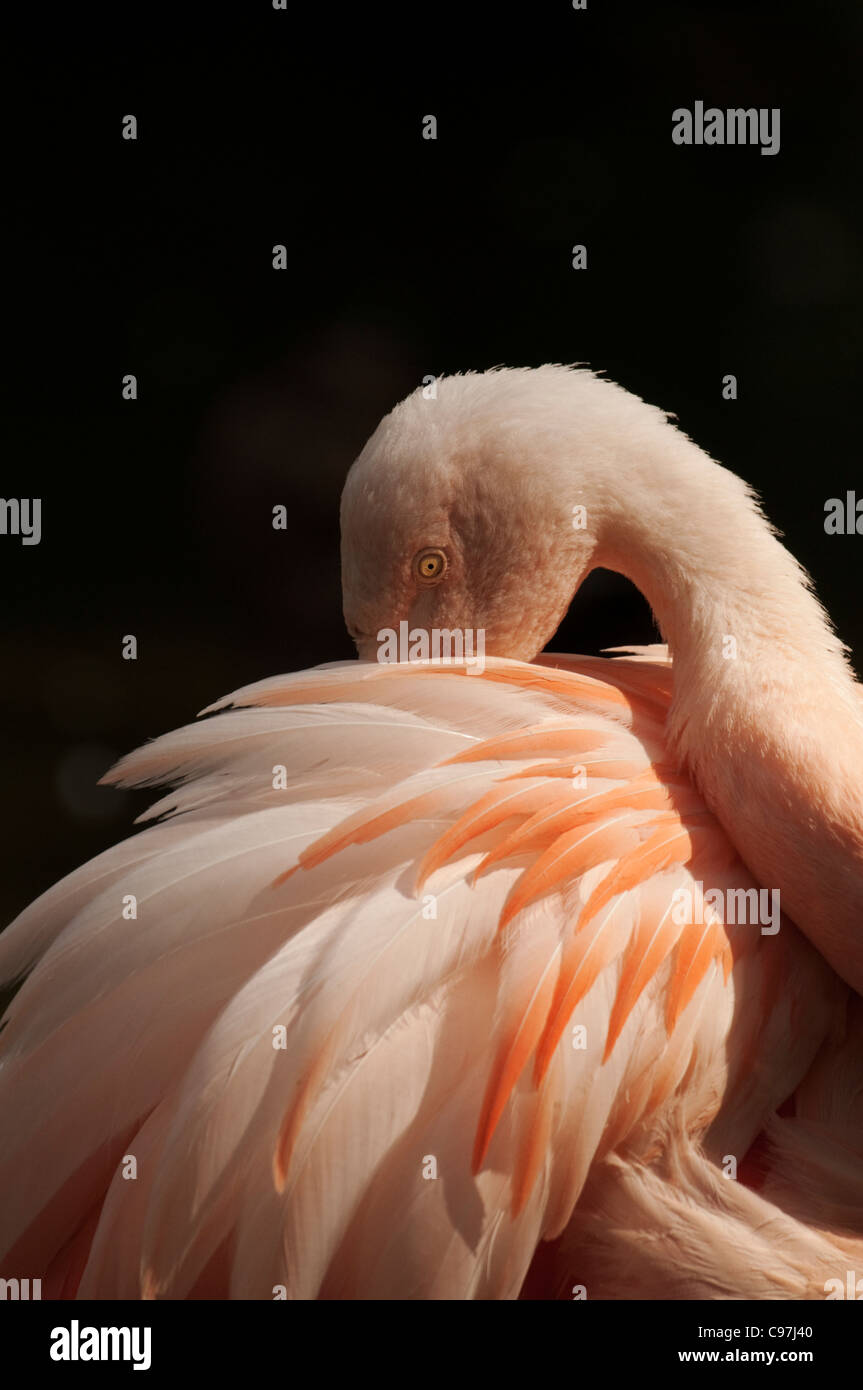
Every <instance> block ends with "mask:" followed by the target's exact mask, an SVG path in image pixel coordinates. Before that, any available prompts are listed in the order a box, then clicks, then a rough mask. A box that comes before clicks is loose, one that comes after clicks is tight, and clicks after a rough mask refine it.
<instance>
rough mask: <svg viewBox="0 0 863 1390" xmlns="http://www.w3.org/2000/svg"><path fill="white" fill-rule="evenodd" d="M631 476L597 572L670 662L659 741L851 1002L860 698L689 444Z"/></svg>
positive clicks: (720, 482)
mask: <svg viewBox="0 0 863 1390" xmlns="http://www.w3.org/2000/svg"><path fill="white" fill-rule="evenodd" d="M679 438H680V441H681V444H682V445H684V446H686V447H685V448H684V449H681V450H680V451H678V453H677V455H676V456H673V457H672V458H671V460H670V466H668V468H667V470H666V472H665V473H663V469H662V465H661V464H660V463H659V462H658V461H657V460H656V459H654V460H652V461H648V462H647V463H646V464H645V468H644V472H643V475H642V479H641V484H640V487H639V482H638V474H637V470H634V471H630V473H629V477H628V482H629V490H628V494H627V505H626V506H625V507H621V506H617V507H613V508H611V507H608V506H606V510H605V513H604V516H605V521H606V526H605V537H606V540H605V544H603V543H602V537H600V542H599V544H598V546H597V554H596V563H597V564H599V565H602V566H604V567H606V568H609V569H613V570H616V571H618V572H619V573H620V574H623V575H625V576H626V577H627V578H628V579H630V580H631V581H632V582H633V583H634V584H635V585H636V587H637V588H639V589H640V590H641V592H642V593H643V594H644V596H645V597H646V598H647V600H648V602H649V603H650V604H651V606H652V608H653V611H654V613H655V615H656V619H657V622H658V624H659V627H660V630H661V631H662V633H663V636H664V638H665V639H666V641H667V642H668V644H669V647H670V649H671V652H672V656H673V659H674V697H673V701H672V705H671V709H670V712H669V717H668V738H669V744H670V746H671V747H672V749H673V750H674V751H675V752H676V754H677V755H678V757H679V758H680V760H681V762H682V763H683V764H684V765H685V766H687V767H688V769H689V771H690V773H691V775H692V776H693V778H694V780H695V781H696V783H697V784H698V786H699V788H700V790H701V792H702V794H703V795H704V797H705V800H706V801H707V804H708V805H709V806H710V807H711V809H712V810H713V812H714V814H715V815H716V816H717V818H718V819H719V821H720V822H721V823H722V824H723V825H724V827H725V829H726V830H727V831H728V833H729V835H730V836H731V838H732V839H733V840H734V842H735V844H736V845H737V846H738V849H739V851H740V853H741V855H742V857H743V858H744V860H745V862H746V863H747V865H748V867H749V868H750V870H751V871H752V873H753V874H754V875H755V877H756V878H757V879H758V880H759V881H760V883H761V884H762V886H765V887H769V888H778V889H779V890H780V893H781V897H782V905H783V908H784V910H785V911H786V912H787V913H788V915H789V916H790V917H791V918H792V920H793V921H795V922H796V924H797V925H798V926H800V927H801V928H802V929H803V931H804V932H806V934H807V935H808V936H809V937H810V939H811V940H812V941H813V943H814V944H815V945H816V946H817V948H818V949H819V950H820V951H821V953H822V954H823V955H825V956H826V957H827V959H828V960H830V962H831V964H832V965H833V967H834V969H836V970H837V972H838V973H839V974H841V975H842V976H843V978H844V979H846V980H847V981H848V982H849V983H851V984H852V985H854V987H855V988H857V989H858V990H859V991H861V992H863V925H861V924H863V791H861V786H863V698H861V692H860V687H859V686H858V685H856V684H855V681H854V677H853V674H852V672H851V669H850V667H849V665H848V663H847V661H846V658H845V655H844V651H843V648H842V645H841V643H840V642H839V640H838V638H837V637H836V635H835V634H834V633H833V631H832V629H831V627H830V625H829V623H828V621H827V618H826V616H825V614H824V611H823V609H822V608H821V606H820V604H819V603H818V601H817V599H816V598H815V596H814V595H813V593H812V592H811V589H810V588H809V586H808V580H807V577H806V575H805V573H804V572H803V571H802V569H801V568H800V566H799V565H798V564H797V562H796V560H794V558H793V557H792V556H791V555H790V554H789V552H788V551H787V550H786V549H785V548H784V546H782V545H781V543H780V542H779V540H778V539H777V538H776V535H775V534H774V533H773V531H772V529H771V527H770V526H769V524H768V523H767V522H766V521H765V519H764V517H763V516H762V514H761V512H760V510H759V508H758V506H757V504H756V502H755V500H754V498H753V497H752V495H751V493H750V492H749V490H748V489H747V488H746V486H745V485H744V484H743V483H742V482H741V481H740V479H738V478H737V477H735V475H733V474H731V473H728V472H727V471H726V470H725V469H722V468H720V467H719V465H718V464H715V463H713V462H712V461H711V460H710V459H708V458H707V457H706V455H704V454H702V453H701V451H700V450H698V449H697V448H696V446H694V445H692V444H691V443H690V441H688V440H685V439H684V438H683V437H682V436H680V437H679Z"/></svg>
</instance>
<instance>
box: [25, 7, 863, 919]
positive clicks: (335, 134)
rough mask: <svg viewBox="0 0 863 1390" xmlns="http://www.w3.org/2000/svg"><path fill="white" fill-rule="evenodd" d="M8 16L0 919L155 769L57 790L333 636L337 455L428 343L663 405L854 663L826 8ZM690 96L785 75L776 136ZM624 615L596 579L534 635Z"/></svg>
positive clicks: (441, 352) (852, 328)
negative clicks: (700, 113)
mask: <svg viewBox="0 0 863 1390" xmlns="http://www.w3.org/2000/svg"><path fill="white" fill-rule="evenodd" d="M32 19H33V25H32V30H31V32H24V31H21V32H16V34H15V35H14V38H13V42H12V49H11V59H10V61H9V68H8V70H7V77H6V81H5V86H6V90H7V93H9V94H11V102H10V106H9V110H8V114H7V116H6V119H5V132H6V154H5V168H4V185H5V190H6V193H7V199H8V203H9V212H8V221H9V222H10V224H11V232H12V239H11V243H10V248H9V250H8V251H7V254H6V259H5V272H6V274H5V291H6V299H7V305H8V308H9V313H8V319H7V328H6V337H7V346H8V347H9V348H10V349H11V354H10V355H11V357H12V365H11V369H9V370H7V386H8V387H9V393H8V400H7V404H6V407H5V422H6V424H7V426H8V428H9V434H10V439H9V442H8V443H7V446H6V449H5V451H4V460H5V461H4V464H3V469H2V486H0V495H2V496H4V497H21V496H26V497H33V496H40V497H41V498H42V508H43V520H42V526H43V534H42V542H41V544H40V545H39V546H33V547H25V546H22V545H21V543H20V541H19V540H18V539H16V538H15V537H10V536H0V594H2V615H3V633H2V655H0V660H2V674H3V678H2V684H0V702H2V709H0V739H2V747H0V758H2V762H0V766H2V770H3V798H2V804H3V807H4V812H3V843H4V845H5V847H6V851H7V858H6V863H5V865H4V872H3V875H2V878H0V923H2V922H5V921H6V920H8V918H9V917H10V916H11V915H13V914H14V912H15V911H17V910H18V909H19V908H20V907H22V906H23V905H24V904H25V903H26V902H27V901H28V899H29V898H31V897H32V896H33V895H35V894H36V893H37V892H39V891H41V890H42V889H44V888H46V887H47V886H48V885H49V884H50V883H51V882H52V881H53V880H54V879H55V878H57V877H58V876H59V875H60V874H62V873H64V872H66V871H68V870H69V869H71V868H73V867H75V865H76V864H78V863H80V862H81V861H82V860H83V859H85V858H87V857H88V856H89V855H91V854H93V853H96V852H98V851H99V850H101V849H103V848H105V847H106V846H107V845H108V844H110V843H111V842H112V841H114V840H116V839H117V838H118V837H120V836H122V835H124V834H126V833H127V832H128V830H129V828H130V824H131V819H132V816H133V815H134V814H136V813H137V812H138V811H140V810H141V809H142V808H143V806H144V805H146V804H147V802H148V800H151V799H152V797H151V796H148V795H147V794H144V793H141V794H140V795H138V794H135V795H134V796H129V795H121V794H118V793H116V792H112V791H108V790H105V789H95V788H94V786H93V783H94V782H95V779H96V777H98V776H99V775H100V773H101V772H102V771H104V770H105V768H106V767H107V766H108V764H109V763H110V762H111V761H112V760H113V758H114V757H115V756H118V755H119V754H121V753H122V752H125V751H127V750H128V749H130V748H131V747H133V746H135V745H136V744H138V743H140V742H141V741H143V740H144V739H146V738H148V737H152V736H154V735H156V734H158V733H160V732H163V731H165V730H167V729H169V728H172V727H175V726H176V725H178V724H181V723H185V722H187V721H188V720H189V719H190V718H191V717H192V716H193V715H194V714H195V712H196V711H197V710H198V709H200V708H201V707H202V706H203V705H205V704H207V703H209V702H210V701H211V700H213V699H214V698H216V697H217V696H219V695H222V694H224V693H226V692H228V691H229V690H232V689H234V688H236V687H238V686H240V685H242V684H245V683H246V682H248V681H252V680H255V679H258V678H260V677H263V676H265V675H268V674H272V673H275V672H276V671H279V670H287V669H294V668H299V667H303V666H306V665H311V664H314V663H316V662H321V661H330V660H336V659H339V658H343V657H348V656H350V655H352V654H353V648H352V645H351V643H350V641H349V639H348V638H347V635H346V633H345V631H344V628H343V625H342V619H341V611H340V594H339V573H338V498H339V493H340V489H341V485H342V482H343V479H344V475H345V472H346V470H347V468H348V466H349V464H350V462H351V460H352V459H353V457H354V456H355V455H356V453H357V452H358V450H359V449H360V447H361V446H362V444H363V442H364V440H365V438H366V436H367V435H368V434H369V432H370V431H371V430H372V429H373V427H374V425H375V424H376V422H377V420H378V419H379V417H380V416H381V415H382V414H383V413H385V412H386V411H387V410H388V409H389V408H390V407H391V406H392V405H393V404H394V403H395V401H396V400H398V399H399V398H401V397H402V396H403V395H405V394H406V393H407V392H408V391H410V390H411V389H413V387H414V386H415V385H416V384H417V382H418V381H419V380H420V379H421V377H422V376H423V375H425V374H426V373H429V372H432V373H438V374H439V373H441V372H446V371H455V370H461V369H466V368H484V367H488V366H491V365H493V364H496V363H505V364H507V365H537V364H540V363H542V362H545V361H564V362H574V361H581V362H586V363H589V364H590V365H591V366H593V367H595V368H603V369H605V370H606V371H607V372H608V374H609V375H610V376H611V377H613V378H614V379H616V380H618V381H620V382H621V383H622V384H623V385H624V386H626V387H628V388H629V389H630V390H633V391H635V392H636V393H638V394H639V395H642V396H644V397H645V398H646V399H647V400H649V401H651V402H653V403H654V404H657V405H661V406H663V407H664V408H666V409H668V410H671V411H674V412H676V413H677V415H678V417H679V422H680V425H681V426H682V428H683V429H685V430H686V431H687V433H689V434H691V435H692V437H693V438H694V439H695V440H696V441H697V442H698V443H699V444H700V445H701V446H702V447H703V448H705V449H706V450H708V451H709V452H710V453H712V454H713V456H714V457H716V458H718V459H720V461H722V462H723V463H725V464H726V465H727V466H728V467H730V468H732V469H733V470H734V471H736V472H738V473H740V474H741V475H742V476H744V477H745V478H746V479H747V480H748V481H749V482H751V483H752V484H753V485H754V486H755V487H756V489H757V490H758V491H759V492H760V493H761V495H762V497H763V500H764V504H765V508H766V510H767V513H768V515H769V516H770V518H771V519H772V520H773V521H774V523H775V524H776V525H778V526H779V528H780V529H781V530H782V531H783V532H784V533H785V535H786V537H787V541H788V544H789V545H790V547H791V549H792V550H793V551H794V553H795V554H796V555H797V556H798V558H799V559H800V560H801V561H802V562H803V564H804V565H805V566H806V567H807V568H808V569H809V570H810V572H811V573H812V575H813V576H814V579H815V581H816V585H817V588H818V592H819V594H820V596H821V598H822V600H823V601H824V603H825V605H826V606H827V608H828V609H829V611H830V613H831V615H832V617H833V619H834V621H835V623H836V626H837V629H838V631H839V633H840V635H841V637H842V638H843V639H844V641H846V642H847V643H848V644H849V645H851V646H852V647H854V648H855V649H856V652H857V669H858V672H860V671H861V669H863V668H861V662H860V653H861V651H863V616H861V604H860V573H861V555H863V541H861V540H860V538H858V537H851V536H827V535H826V534H825V532H824V504H825V501H826V499H827V498H829V497H835V496H839V497H843V496H844V494H845V492H846V490H847V489H851V488H854V487H855V486H857V490H858V494H859V493H861V492H863V470H861V468H860V463H859V421H858V416H859V404H858V403H859V385H858V383H859V367H860V347H859V338H858V336H857V334H858V333H859V324H860V309H861V280H863V276H861V261H860V256H859V248H858V246H857V244H856V238H857V236H858V235H859V221H858V217H859V205H858V203H857V197H858V194H857V185H858V184H859V178H860V152H861V144H860V139H859V134H858V126H859V120H860V116H861V104H860V100H859V96H858V86H859V80H860V76H859V75H860V71H861V56H863V55H861V42H860V38H861V10H860V7H859V5H858V4H856V3H849V4H847V5H846V4H841V5H840V4H822V3H819V4H818V5H815V4H811V3H807V4H786V5H782V6H775V7H774V6H764V7H760V8H757V7H753V6H752V5H739V6H729V5H715V6H700V7H697V6H693V5H686V6H670V5H661V4H660V5H652V4H644V5H641V6H627V7H625V8H622V7H620V6H618V5H615V4H602V3H599V0H589V5H588V9H587V10H586V11H584V12H575V11H573V10H572V8H571V5H570V4H569V3H568V2H567V0H560V3H556V4H535V5H531V6H518V7H511V8H508V9H507V8H503V7H500V6H496V5H491V4H473V5H470V4H467V5H463V6H462V7H460V8H455V9H453V10H452V11H449V10H447V9H446V7H445V6H438V5H436V6H434V7H414V6H410V7H408V6H404V7H403V8H402V9H401V10H400V11H393V12H392V14H390V12H388V11H385V10H383V9H380V8H377V7H373V6H370V7H367V6H364V7H347V6H345V7H340V6H327V7H326V8H325V9H321V11H320V12H319V14H318V16H317V18H316V19H315V20H310V19H309V18H308V16H305V15H300V13H299V12H298V11H296V12H295V11H294V10H289V11H287V12H280V11H274V10H273V9H272V6H271V3H270V0H258V2H257V3H247V4H243V5H240V4H237V5H234V6H226V7H224V8H223V9H222V10H220V11H214V10H213V9H211V8H210V7H209V6H187V7H183V6H174V7H173V8H172V9H170V10H165V11H164V13H163V12H162V11H160V10H159V8H158V7H156V6H154V5H147V6H142V5H134V4H133V5H123V6H116V7H114V9H113V10H112V11H111V12H106V13H105V14H104V15H103V16H98V15H97V14H96V12H95V11H93V10H88V12H87V13H86V15H85V14H81V13H77V12H76V13H72V12H71V11H68V10H66V11H60V10H59V9H58V10H57V11H52V10H51V9H50V8H48V9H46V8H43V7H40V8H39V9H38V10H37V11H35V12H34V15H33V17H32ZM697 99H700V100H704V101H705V103H706V104H707V105H716V106H720V107H725V106H735V107H737V106H756V107H777V106H778V107H780V108H781V113H782V116H781V122H782V123H781V150H780V153H779V154H778V155H776V156H775V157H769V156H762V155H760V153H759V151H758V149H757V148H734V147H725V148H723V147H712V148H708V147H703V148H681V147H678V146H675V145H673V144H672V141H671V112H672V110H673V109H674V108H675V107H678V106H688V107H691V106H692V105H693V103H694V101H695V100H697ZM128 113H133V114H135V115H136V116H137V119H138V123H139V124H138V140H137V141H136V142H134V143H132V142H127V141H125V140H123V139H122V138H121V123H122V117H123V116H124V115H126V114H128ZM429 113H433V114H435V115H436V116H437V119H438V139H437V140H436V141H434V142H432V141H426V140H423V139H422V136H421V123H422V118H423V116H424V115H426V114H429ZM578 242H583V243H585V244H586V245H587V248H588V269H587V271H585V272H575V271H573V270H572V269H571V265H570V260H571V247H572V245H573V244H574V243H578ZM276 243H284V244H285V245H286V246H287V248H288V255H289V269H288V270H287V271H285V272H275V271H274V270H273V269H272V266H271V262H272V247H273V246H274V244H276ZM127 372H133V373H135V374H136V375H137V378H138V386H139V399H138V400H137V401H135V402H131V403H127V402H124V401H123V400H122V399H121V379H122V377H123V375H124V374H125V373H127ZM728 372H732V373H734V374H735V375H736V376H737V378H738V383H739V398H738V400H737V401H734V402H727V401H723V399H722V395H721V379H722V376H723V375H724V374H725V373H728ZM277 503H283V504H284V505H285V506H287V508H288V511H289V517H290V524H289V529H288V530H287V531H274V530H273V529H272V525H271V517H272V508H273V506H274V505H276V504H277ZM716 543H717V545H718V546H721V544H722V537H721V536H717V538H716ZM127 633H133V634H135V635H136V637H137V639H138V652H139V655H138V660H137V661H135V662H130V661H124V660H122V658H121V641H122V637H123V636H124V634H127ZM651 637H652V626H651V620H650V614H649V611H648V609H647V606H646V604H645V603H644V602H643V600H642V599H641V598H640V596H639V595H638V594H636V593H635V591H634V590H633V589H632V588H631V587H630V586H629V585H627V584H626V583H625V582H624V581H623V580H620V579H618V578H616V577H613V576H609V575H607V574H603V573H598V574H596V575H594V576H592V577H591V579H590V580H589V581H588V582H587V584H586V585H585V586H584V588H583V589H582V591H581V592H580V594H579V596H578V598H577V599H576V601H575V602H574V604H573V606H572V609H571V611H570V614H569V616H568V618H567V619H566V622H565V624H564V626H563V628H562V629H561V632H560V633H559V634H558V637H557V639H556V640H555V642H554V644H553V645H554V646H555V647H556V648H557V649H559V650H569V651H573V650H574V651H582V652H592V651H598V650H600V649H601V648H602V647H605V646H612V645H616V644H620V643H624V642H627V641H649V640H651Z"/></svg>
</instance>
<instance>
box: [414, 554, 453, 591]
mask: <svg viewBox="0 0 863 1390" xmlns="http://www.w3.org/2000/svg"><path fill="white" fill-rule="evenodd" d="M446 567H447V558H446V555H445V553H444V551H442V550H437V549H436V548H433V549H429V550H421V551H420V552H419V554H418V555H415V556H414V574H415V575H416V577H417V579H418V580H419V581H420V583H421V584H437V583H438V581H439V580H441V579H443V577H444V575H445V574H446Z"/></svg>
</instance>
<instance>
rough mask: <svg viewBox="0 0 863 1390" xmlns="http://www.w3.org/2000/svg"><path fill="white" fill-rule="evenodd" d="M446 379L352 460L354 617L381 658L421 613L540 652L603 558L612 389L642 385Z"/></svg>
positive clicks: (348, 496) (559, 375)
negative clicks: (605, 426) (601, 464)
mask: <svg viewBox="0 0 863 1390" xmlns="http://www.w3.org/2000/svg"><path fill="white" fill-rule="evenodd" d="M434 391H435V394H429V392H428V389H426V390H425V391H424V390H423V389H422V388H420V389H418V390H417V391H414V392H413V394H412V395H410V396H408V397H407V399H406V400H404V401H402V402H401V404H400V405H398V406H396V408H395V409H394V410H393V411H392V412H391V413H390V414H389V415H387V416H386V417H385V418H384V419H383V420H382V421H381V423H380V425H379V426H378V428H377V429H376V430H375V432H374V434H373V435H372V436H371V438H370V439H369V441H368V443H367V444H366V446H365V448H364V449H363V450H362V453H361V454H360V455H359V457H358V458H357V460H356V462H355V463H354V465H353V467H352V468H351V470H350V473H349V474H348V478H347V481H346V483H345V487H344V492H343V494H342V507H341V526H342V589H343V606H344V615H345V621H346V623H347V627H348V631H349V632H350V634H351V636H352V637H353V638H354V641H355V642H356V644H357V648H358V651H359V654H360V657H361V658H363V659H367V660H373V659H374V658H375V656H376V654H377V651H378V650H379V643H380V642H381V641H382V640H383V638H382V634H383V633H384V632H385V631H386V630H395V631H398V628H399V624H400V623H401V622H402V621H407V622H408V624H409V625H410V628H411V630H414V629H422V630H425V631H429V630H432V629H438V630H444V629H446V630H450V631H452V630H457V629H462V630H466V629H469V630H472V631H473V632H478V631H482V633H483V634H484V641H485V651H486V652H487V653H488V654H489V655H492V656H495V655H496V656H507V657H514V658H518V659H521V660H524V661H530V660H532V659H533V657H535V656H536V655H537V653H538V652H540V651H541V650H542V649H543V647H544V646H545V644H546V643H547V642H548V640H549V638H550V637H551V636H552V635H553V634H554V632H555V631H556V629H557V627H558V626H559V624H560V622H561V620H562V618H563V616H564V614H565V613H566V610H567V608H568V606H569V603H570V600H571V598H572V595H573V593H574V591H575V590H576V589H577V588H578V585H579V584H580V583H581V580H582V579H583V578H584V576H585V575H586V574H587V572H588V571H589V570H590V569H591V568H593V567H594V565H595V564H596V563H597V559H596V553H597V544H598V537H599V532H600V525H601V522H602V502H601V496H602V490H601V489H600V488H597V486H596V467H597V441H598V438H599V437H600V436H599V435H598V429H599V425H598V422H597V409H599V412H600V416H602V414H603V407H604V408H605V413H608V407H609V405H610V406H611V407H612V408H614V407H615V406H616V405H618V404H619V403H618V402H617V401H616V399H612V400H608V393H609V392H610V391H613V392H615V393H619V395H620V396H621V397H624V398H625V399H626V400H628V401H632V402H635V398H634V397H631V396H628V394H627V393H626V392H624V391H622V390H621V389H620V388H619V387H615V386H613V384H612V383H610V382H606V381H603V380H601V379H599V378H597V377H595V376H594V375H593V373H591V372H587V371H576V370H573V369H571V368H568V367H559V366H547V367H541V368H536V369H529V368H515V369H512V368H507V369H498V370H495V371H492V372H484V373H466V374H464V375H459V376H452V377H443V378H441V379H439V380H438V381H437V383H436V384H435V387H434ZM636 403H637V404H638V405H639V406H641V408H642V409H645V407H644V406H643V405H642V403H641V402H636ZM658 413H659V412H657V414H658Z"/></svg>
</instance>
